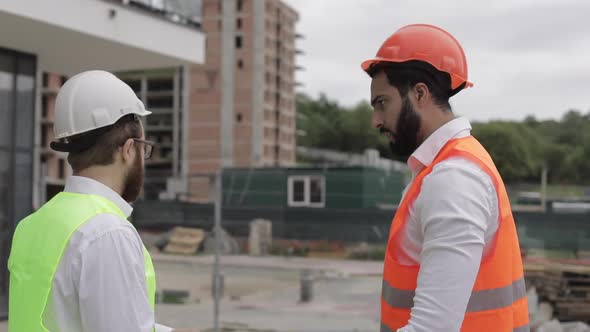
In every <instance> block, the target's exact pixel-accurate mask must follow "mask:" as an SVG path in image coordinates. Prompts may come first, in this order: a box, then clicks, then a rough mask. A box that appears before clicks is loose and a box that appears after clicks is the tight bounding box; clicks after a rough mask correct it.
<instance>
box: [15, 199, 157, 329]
mask: <svg viewBox="0 0 590 332" xmlns="http://www.w3.org/2000/svg"><path fill="white" fill-rule="evenodd" d="M103 213H108V214H115V215H118V216H119V217H121V218H123V219H126V216H125V215H124V214H123V212H122V211H121V210H120V209H119V207H118V206H116V205H115V204H114V203H113V202H111V201H109V200H108V199H106V198H103V197H100V196H95V195H83V194H75V193H59V194H58V195H56V196H55V197H54V198H53V199H51V200H50V201H49V202H47V203H46V204H45V205H43V206H42V207H41V209H39V210H38V211H37V212H35V213H33V214H32V215H30V216H28V217H27V218H25V219H24V220H22V221H21V222H20V223H19V224H18V225H17V228H16V231H15V233H14V237H13V241H12V249H11V252H10V258H9V261H8V268H9V270H10V290H9V312H8V315H9V318H8V330H9V331H14V332H21V331H27V332H39V331H43V332H45V331H47V328H46V327H45V326H44V325H43V315H44V312H45V307H46V304H47V301H48V300H49V294H50V293H51V288H52V286H53V278H54V275H55V272H56V270H57V267H58V266H59V262H60V260H61V257H62V255H63V253H64V251H65V249H66V248H67V244H68V242H69V240H70V237H71V236H72V234H73V233H74V232H75V231H76V230H77V229H78V228H79V227H80V226H81V225H83V224H84V223H85V222H86V221H88V220H90V219H91V218H92V217H94V216H96V215H98V214H103ZM143 249H144V264H145V272H146V286H147V292H148V297H149V300H150V304H151V306H152V309H153V308H154V306H155V292H156V278H155V273H154V267H153V264H152V259H151V257H150V255H149V253H148V251H147V250H146V249H145V247H144V248H143Z"/></svg>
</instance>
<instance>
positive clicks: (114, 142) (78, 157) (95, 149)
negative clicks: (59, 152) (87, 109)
mask: <svg viewBox="0 0 590 332" xmlns="http://www.w3.org/2000/svg"><path fill="white" fill-rule="evenodd" d="M96 131H99V133H98V136H97V135H96ZM141 131H142V130H141V122H140V120H139V118H138V117H137V116H136V115H134V114H129V115H125V116H124V117H122V118H121V119H119V120H118V121H117V122H115V124H113V125H112V126H109V127H106V128H100V129H97V130H93V131H92V132H89V133H84V134H80V135H77V136H73V137H71V138H70V139H69V141H70V142H71V143H72V144H73V145H76V144H78V145H86V144H88V143H86V142H85V141H88V140H91V143H90V144H89V145H90V147H88V148H86V149H84V150H82V151H72V152H70V153H69V154H68V163H70V165H71V166H72V170H73V171H74V173H76V172H79V171H82V170H84V169H87V168H89V167H91V166H98V165H100V166H105V165H110V164H112V163H113V162H114V154H115V151H117V149H118V148H119V147H120V146H121V145H123V144H124V143H125V141H126V140H127V139H129V138H141Z"/></svg>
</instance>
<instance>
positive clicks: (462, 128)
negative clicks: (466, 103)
mask: <svg viewBox="0 0 590 332" xmlns="http://www.w3.org/2000/svg"><path fill="white" fill-rule="evenodd" d="M469 135H471V124H470V123H469V120H467V118H463V117H460V118H455V119H453V120H451V121H449V122H447V123H445V124H444V125H443V126H442V127H440V128H438V129H437V130H436V131H434V132H433V133H432V134H431V135H430V136H428V138H426V140H425V141H424V142H423V143H422V144H421V145H420V146H419V147H418V149H416V151H414V153H412V155H411V156H410V158H409V159H408V167H409V168H410V170H411V171H412V172H413V173H416V172H418V171H420V170H421V169H422V168H424V167H427V166H429V165H430V164H432V162H433V161H434V158H436V156H437V155H438V153H439V152H440V150H441V149H442V148H443V147H444V146H445V145H446V144H447V142H449V141H450V140H452V139H455V138H463V137H467V136H469Z"/></svg>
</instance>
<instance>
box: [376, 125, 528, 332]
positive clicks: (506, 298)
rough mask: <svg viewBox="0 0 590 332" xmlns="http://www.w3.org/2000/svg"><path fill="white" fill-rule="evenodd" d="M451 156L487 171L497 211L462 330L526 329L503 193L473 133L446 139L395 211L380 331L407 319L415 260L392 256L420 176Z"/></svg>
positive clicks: (509, 215) (415, 276)
mask: <svg viewBox="0 0 590 332" xmlns="http://www.w3.org/2000/svg"><path fill="white" fill-rule="evenodd" d="M451 157H462V158H465V159H467V160H470V161H472V162H474V163H475V164H477V165H479V166H480V167H481V168H482V169H483V170H484V171H485V172H486V173H487V174H488V175H489V176H490V177H491V179H492V180H493V183H494V186H495V188H496V192H497V194H498V207H499V215H500V218H499V225H498V230H497V232H496V236H495V239H494V246H493V248H492V249H491V250H490V253H489V254H488V255H487V256H486V257H484V259H483V260H482V262H481V263H480V267H479V273H478V275H477V279H476V280H475V285H474V286H473V290H472V292H471V297H470V298H469V303H468V304H467V309H466V312H465V317H464V320H463V324H462V325H461V332H475V331H477V332H528V331H529V325H528V324H529V315H528V303H527V297H526V289H525V284H524V272H523V267H522V259H521V256H520V246H519V244H518V235H517V233H516V226H515V224H514V219H513V217H512V211H511V209H510V202H509V200H508V194H507V193H506V188H505V187H504V183H503V182H502V178H501V177H500V174H499V173H498V170H497V169H496V166H495V165H494V162H493V161H492V158H491V157H490V155H489V154H488V153H487V151H486V150H485V149H484V148H483V146H481V144H480V143H479V142H478V141H477V140H476V139H475V138H473V137H472V136H469V137H466V138H459V139H454V140H451V141H449V142H448V143H447V144H446V145H445V146H444V147H443V149H442V150H441V151H440V153H439V154H438V156H437V157H436V159H435V160H434V161H433V162H432V164H431V165H430V166H428V167H426V168H424V169H422V170H421V171H420V173H418V175H417V176H416V178H415V179H414V181H413V183H412V184H411V185H410V188H409V189H408V191H407V193H406V195H405V197H404V198H403V200H402V202H401V205H400V206H399V208H398V210H397V212H396V214H395V217H394V219H393V222H392V224H391V229H390V231H389V241H388V244H387V251H386V254H385V266H384V271H383V289H382V293H381V332H392V331H396V329H398V328H401V327H404V326H405V325H407V324H408V321H409V320H410V311H411V309H412V307H413V305H414V303H413V298H414V294H415V290H416V284H417V280H418V272H419V271H420V265H411V266H408V265H402V264H400V263H399V262H398V261H397V259H396V258H397V257H400V255H402V254H403V251H400V250H401V248H400V241H399V239H400V236H401V234H402V230H403V229H404V226H405V224H406V222H407V217H408V211H409V209H410V206H412V204H413V203H414V201H415V200H416V198H417V197H418V194H419V193H420V189H421V187H422V181H423V180H424V177H426V176H427V175H428V174H430V172H432V169H433V167H434V166H435V165H436V164H437V163H439V162H441V161H443V160H445V159H447V158H451ZM449 185H452V184H449Z"/></svg>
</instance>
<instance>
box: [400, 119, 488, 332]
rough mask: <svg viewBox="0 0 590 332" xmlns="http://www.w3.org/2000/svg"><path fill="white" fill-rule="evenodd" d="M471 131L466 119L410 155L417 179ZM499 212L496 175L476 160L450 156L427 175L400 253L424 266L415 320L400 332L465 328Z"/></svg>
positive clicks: (447, 331)
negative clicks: (447, 147)
mask: <svg viewBox="0 0 590 332" xmlns="http://www.w3.org/2000/svg"><path fill="white" fill-rule="evenodd" d="M469 135H471V125H470V124H469V121H468V120H467V119H465V118H456V119H454V120H451V121H450V122H448V123H446V124H445V125H443V126H442V127H440V128H439V129H438V130H436V131H435V132H434V133H432V135H430V136H429V137H428V138H427V139H426V140H425V141H424V143H422V144H421V145H420V147H418V149H417V150H416V151H415V152H414V153H413V154H412V156H410V158H409V159H408V166H409V167H410V170H411V171H412V173H413V178H415V176H416V175H417V174H418V172H420V170H422V169H423V168H424V167H427V166H429V165H430V164H432V162H433V161H434V159H435V158H436V156H437V154H438V153H439V152H440V150H441V149H442V148H443V147H444V145H445V144H446V143H447V142H448V141H450V140H451V139H455V138H463V137H467V136H469ZM410 185H411V183H410ZM410 185H408V187H406V189H405V190H404V195H405V193H406V191H407V190H408V188H409V187H410ZM498 215H499V213H498V199H497V196H496V189H495V187H494V185H493V182H492V179H491V178H490V177H489V175H488V174H487V173H485V171H483V170H482V169H481V168H480V167H479V166H478V165H476V164H475V163H473V162H471V161H469V160H467V159H464V158H460V157H453V158H449V159H447V160H444V161H442V162H440V163H438V164H437V165H435V166H434V168H433V170H432V172H431V173H430V174H429V175H427V176H426V177H424V180H423V182H422V188H421V191H420V194H419V195H418V197H417V198H416V200H415V202H414V204H413V205H412V206H411V207H410V210H409V214H408V218H409V219H408V221H407V223H406V227H405V229H404V233H403V236H402V239H401V241H402V245H401V247H402V250H404V251H405V254H406V255H401V256H400V257H398V259H399V260H400V263H402V264H407V265H413V264H420V272H419V275H418V286H417V289H416V295H415V297H414V307H413V308H412V313H411V318H410V322H409V323H408V325H407V326H405V327H403V328H401V329H398V331H399V332H430V331H441V332H458V331H459V330H460V328H461V324H462V322H463V318H464V315H465V309H466V308H467V303H468V301H469V297H470V295H471V290H472V288H473V285H474V283H475V279H476V277H477V273H478V271H479V265H480V263H481V259H482V256H484V255H485V254H486V253H487V251H488V250H489V249H490V247H491V243H492V240H493V238H494V234H495V233H496V230H497V229H498ZM404 256H406V257H407V258H404Z"/></svg>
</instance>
